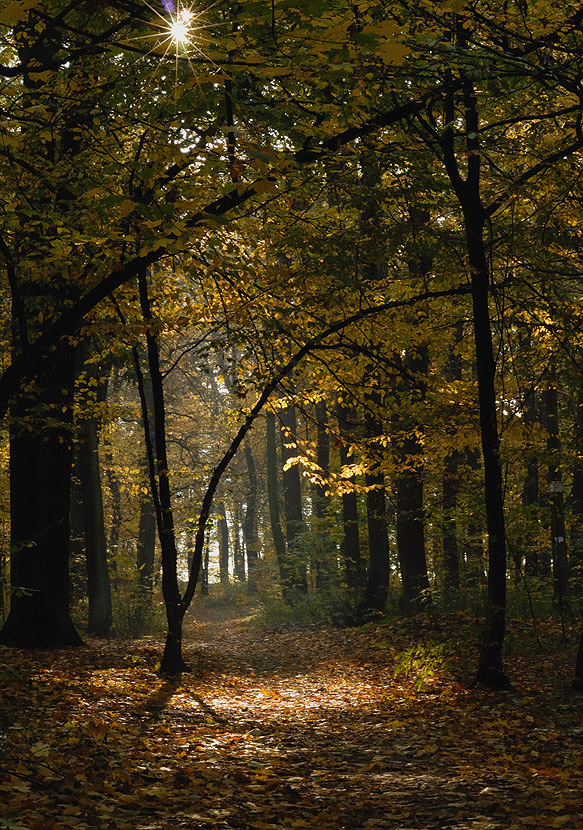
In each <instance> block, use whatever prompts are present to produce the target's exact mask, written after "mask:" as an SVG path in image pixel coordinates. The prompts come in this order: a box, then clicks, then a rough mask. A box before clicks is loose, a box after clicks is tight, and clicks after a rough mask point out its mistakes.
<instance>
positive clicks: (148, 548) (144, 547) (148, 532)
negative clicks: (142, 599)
mask: <svg viewBox="0 0 583 830" xmlns="http://www.w3.org/2000/svg"><path fill="white" fill-rule="evenodd" d="M155 551H156V509H155V507H154V502H153V501H152V499H151V498H147V497H146V498H145V499H144V500H143V501H142V503H141V505H140V526H139V530H138V545H137V550H136V566H137V568H138V572H139V575H140V585H141V587H142V588H143V590H144V591H145V592H146V594H147V595H150V594H152V592H153V590H154V557H155Z"/></svg>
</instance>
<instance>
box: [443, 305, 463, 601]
mask: <svg viewBox="0 0 583 830" xmlns="http://www.w3.org/2000/svg"><path fill="white" fill-rule="evenodd" d="M463 329H464V326H463V320H461V321H459V322H458V324H457V326H456V331H455V339H454V343H453V346H452V348H451V350H450V353H449V359H448V361H447V365H446V370H445V375H446V378H447V380H449V381H451V382H454V383H455V382H456V381H457V382H459V381H461V379H462V362H461V359H460V356H459V353H458V347H459V344H460V343H461V342H462V340H463V336H464V331H463ZM448 432H449V434H450V435H452V436H454V435H455V426H454V427H451V428H449V429H448ZM459 465H460V453H459V451H458V450H452V451H451V452H450V453H448V455H447V456H446V457H445V460H444V463H443V476H442V480H441V482H442V499H443V502H442V504H443V538H442V551H443V572H444V589H445V591H444V593H445V597H446V599H448V598H449V597H450V596H451V595H456V594H457V593H458V591H459V588H460V562H459V543H458V533H457V522H456V509H457V503H458V492H459V486H460V483H459Z"/></svg>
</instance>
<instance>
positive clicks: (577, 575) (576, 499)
mask: <svg viewBox="0 0 583 830" xmlns="http://www.w3.org/2000/svg"><path fill="white" fill-rule="evenodd" d="M575 447H576V449H577V457H576V459H575V461H574V462H573V484H572V489H571V498H570V507H571V511H572V514H573V519H574V521H573V527H572V529H571V538H570V542H571V576H572V583H573V589H574V592H575V593H576V594H577V595H578V596H579V598H581V597H582V595H583V384H581V385H580V386H579V389H578V398H577V412H576V414H575ZM582 659H583V658H582ZM582 680H583V678H582Z"/></svg>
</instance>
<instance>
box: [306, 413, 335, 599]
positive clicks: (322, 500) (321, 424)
mask: <svg viewBox="0 0 583 830" xmlns="http://www.w3.org/2000/svg"><path fill="white" fill-rule="evenodd" d="M315 417H316V430H317V432H316V462H317V464H318V467H319V468H320V470H321V476H322V479H323V481H322V483H318V482H316V483H314V484H313V485H312V504H313V506H314V508H313V509H314V513H313V537H314V554H313V557H312V560H311V561H312V567H313V569H314V572H315V582H316V590H317V591H322V592H328V591H329V590H330V588H331V587H332V585H333V584H335V583H336V582H337V577H338V566H337V558H336V544H335V542H334V539H333V538H332V536H331V533H330V520H329V518H328V516H327V511H328V508H329V502H330V499H329V496H328V495H327V494H326V484H325V480H326V479H327V478H328V477H329V475H330V436H329V435H328V413H327V411H326V406H325V405H324V404H322V403H320V404H318V405H317V406H316V412H315Z"/></svg>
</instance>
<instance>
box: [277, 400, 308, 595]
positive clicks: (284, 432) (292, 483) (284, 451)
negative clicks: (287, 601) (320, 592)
mask: <svg viewBox="0 0 583 830" xmlns="http://www.w3.org/2000/svg"><path fill="white" fill-rule="evenodd" d="M280 419H281V461H282V465H283V472H282V481H283V504H284V511H285V536H286V542H287V556H288V561H289V566H290V570H291V574H292V587H293V590H294V591H297V592H298V593H302V594H305V593H307V591H308V580H307V575H306V563H305V559H304V554H303V550H302V542H303V536H304V530H305V528H304V518H303V514H302V491H301V480H300V468H299V465H298V464H294V465H293V466H291V467H289V469H286V464H287V462H288V461H289V460H290V459H291V458H294V457H295V456H296V455H297V450H296V449H294V448H291V447H289V446H287V445H289V444H293V443H294V442H295V441H296V431H297V424H296V410H295V407H294V406H290V407H288V408H287V409H286V410H284V411H283V412H282V414H281V416H280Z"/></svg>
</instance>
